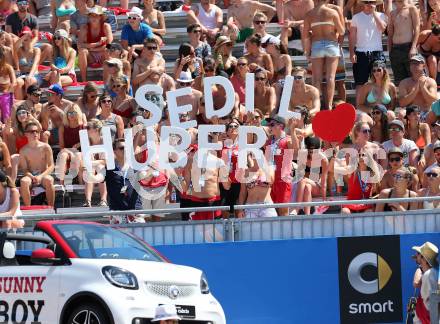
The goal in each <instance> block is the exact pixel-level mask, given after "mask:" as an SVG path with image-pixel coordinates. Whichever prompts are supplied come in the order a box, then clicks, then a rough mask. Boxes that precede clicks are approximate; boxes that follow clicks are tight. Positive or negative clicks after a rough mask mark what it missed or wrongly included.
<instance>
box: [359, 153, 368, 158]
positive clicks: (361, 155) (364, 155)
mask: <svg viewBox="0 0 440 324" xmlns="http://www.w3.org/2000/svg"><path fill="white" fill-rule="evenodd" d="M358 156H359V158H364V157H366V156H367V154H365V153H359V155H358Z"/></svg>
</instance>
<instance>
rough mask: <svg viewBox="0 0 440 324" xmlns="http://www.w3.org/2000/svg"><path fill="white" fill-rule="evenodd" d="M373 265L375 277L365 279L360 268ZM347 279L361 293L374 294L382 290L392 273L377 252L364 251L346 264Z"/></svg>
mask: <svg viewBox="0 0 440 324" xmlns="http://www.w3.org/2000/svg"><path fill="white" fill-rule="evenodd" d="M366 266H373V267H375V268H376V269H377V278H376V279H373V280H365V279H364V278H362V273H361V271H362V269H364V268H365V267H366ZM347 274H348V281H349V282H350V284H351V286H352V287H353V288H354V289H356V290H357V291H359V292H360V293H361V294H366V295H367V294H375V293H377V292H379V291H380V290H382V288H383V287H385V285H386V284H387V283H388V281H389V280H390V278H391V275H392V274H393V271H392V270H391V268H390V266H389V265H388V263H387V262H386V261H385V260H384V259H383V258H382V257H381V256H380V255H378V254H376V253H372V252H365V253H362V254H359V255H358V256H357V257H355V258H354V259H353V260H352V261H351V262H350V265H349V266H348V272H347Z"/></svg>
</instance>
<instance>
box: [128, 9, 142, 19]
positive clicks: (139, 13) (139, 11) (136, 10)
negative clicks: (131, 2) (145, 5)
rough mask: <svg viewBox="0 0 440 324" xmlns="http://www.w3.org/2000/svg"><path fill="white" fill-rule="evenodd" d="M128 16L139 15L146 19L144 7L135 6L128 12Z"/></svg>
mask: <svg viewBox="0 0 440 324" xmlns="http://www.w3.org/2000/svg"><path fill="white" fill-rule="evenodd" d="M127 16H128V17H137V18H139V19H144V16H143V15H142V9H141V8H138V7H133V8H131V10H130V11H129V12H128V13H127Z"/></svg>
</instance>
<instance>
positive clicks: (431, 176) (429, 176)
mask: <svg viewBox="0 0 440 324" xmlns="http://www.w3.org/2000/svg"><path fill="white" fill-rule="evenodd" d="M426 176H427V177H428V178H437V177H438V174H437V173H435V172H428V173H426Z"/></svg>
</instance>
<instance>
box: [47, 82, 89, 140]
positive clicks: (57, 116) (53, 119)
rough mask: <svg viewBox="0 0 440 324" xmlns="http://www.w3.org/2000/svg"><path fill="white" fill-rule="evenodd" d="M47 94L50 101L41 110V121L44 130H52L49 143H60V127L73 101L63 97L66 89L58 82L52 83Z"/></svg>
mask: <svg viewBox="0 0 440 324" xmlns="http://www.w3.org/2000/svg"><path fill="white" fill-rule="evenodd" d="M47 94H48V102H47V103H46V104H45V105H44V106H43V109H42V111H41V114H40V123H41V126H42V127H43V130H44V131H50V138H49V143H50V144H52V145H58V143H59V138H58V128H59V127H60V126H61V125H62V124H63V118H64V111H65V110H66V109H67V108H68V107H71V106H72V105H73V102H71V101H69V100H67V99H63V94H64V91H63V88H61V87H60V85H58V84H53V85H51V86H50V87H49V89H48V90H47ZM84 122H85V120H84Z"/></svg>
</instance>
